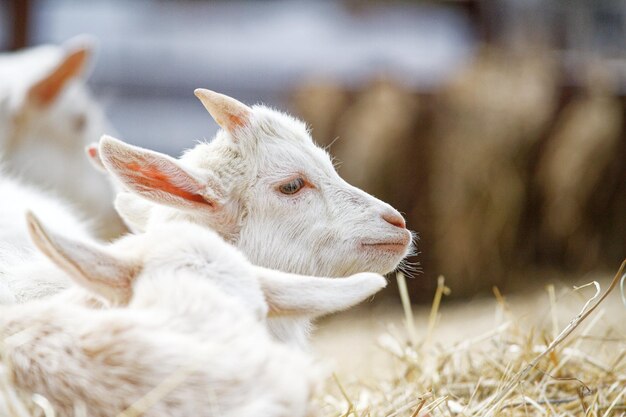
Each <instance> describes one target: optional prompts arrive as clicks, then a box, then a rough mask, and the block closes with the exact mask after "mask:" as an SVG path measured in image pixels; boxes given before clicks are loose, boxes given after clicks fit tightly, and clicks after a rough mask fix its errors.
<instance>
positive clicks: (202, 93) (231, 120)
mask: <svg viewBox="0 0 626 417" xmlns="http://www.w3.org/2000/svg"><path fill="white" fill-rule="evenodd" d="M194 94H195V95H196V97H198V98H199V99H200V101H201V102H202V104H203V105H204V107H205V108H206V109H207V110H208V112H209V113H210V114H211V117H213V119H214V120H215V122H216V123H217V124H218V125H219V126H220V127H221V128H222V129H224V130H226V131H227V132H230V133H233V132H234V131H235V130H236V129H237V128H240V127H243V126H246V125H247V124H248V123H249V122H250V117H251V116H252V109H251V108H250V107H248V106H246V105H245V104H243V103H241V102H239V101H237V100H235V99H234V98H232V97H228V96H225V95H224V94H220V93H216V92H215V91H211V90H205V89H204V88H198V89H196V90H195V91H194Z"/></svg>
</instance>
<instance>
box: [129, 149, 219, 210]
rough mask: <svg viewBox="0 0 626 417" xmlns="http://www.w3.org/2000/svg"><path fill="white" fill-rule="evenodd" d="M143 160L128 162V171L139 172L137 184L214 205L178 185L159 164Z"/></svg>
mask: <svg viewBox="0 0 626 417" xmlns="http://www.w3.org/2000/svg"><path fill="white" fill-rule="evenodd" d="M143 161H144V162H143V163H141V164H140V163H138V162H128V163H127V164H126V169H127V170H128V171H132V172H135V173H137V174H138V175H136V176H135V177H134V178H133V182H134V183H135V184H137V185H140V186H142V187H144V188H146V189H150V190H160V191H163V192H165V193H168V194H171V195H175V196H178V197H180V198H182V199H184V200H187V201H191V202H194V203H200V204H205V205H208V206H211V207H212V206H213V204H212V203H211V202H209V201H207V200H206V199H205V198H204V197H203V196H202V195H200V194H197V193H193V192H190V191H188V190H185V189H183V188H181V187H179V186H178V185H176V183H175V182H174V181H172V179H171V177H170V176H169V175H167V174H166V173H164V172H163V171H161V170H160V169H159V168H158V167H157V166H155V165H153V164H150V163H149V162H148V161H146V160H145V159H143Z"/></svg>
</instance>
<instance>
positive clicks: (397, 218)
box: [383, 212, 406, 229]
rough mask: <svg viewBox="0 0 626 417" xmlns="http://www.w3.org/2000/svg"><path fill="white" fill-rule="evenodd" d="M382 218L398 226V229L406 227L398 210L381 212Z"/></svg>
mask: <svg viewBox="0 0 626 417" xmlns="http://www.w3.org/2000/svg"><path fill="white" fill-rule="evenodd" d="M383 220H384V221H386V222H387V223H389V224H390V225H392V226H396V227H399V228H400V229H406V223H405V221H404V217H402V216H401V215H400V213H398V212H387V213H384V214H383Z"/></svg>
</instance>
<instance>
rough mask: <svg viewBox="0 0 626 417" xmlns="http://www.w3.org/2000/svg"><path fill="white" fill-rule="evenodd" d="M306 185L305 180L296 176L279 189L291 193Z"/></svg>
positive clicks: (284, 192)
mask: <svg viewBox="0 0 626 417" xmlns="http://www.w3.org/2000/svg"><path fill="white" fill-rule="evenodd" d="M302 187H304V180H303V179H302V178H296V179H295V180H293V181H289V182H288V183H287V184H282V185H281V186H280V187H278V189H279V190H280V192H281V193H283V194H287V195H291V194H295V193H297V192H298V191H300V190H301V189H302Z"/></svg>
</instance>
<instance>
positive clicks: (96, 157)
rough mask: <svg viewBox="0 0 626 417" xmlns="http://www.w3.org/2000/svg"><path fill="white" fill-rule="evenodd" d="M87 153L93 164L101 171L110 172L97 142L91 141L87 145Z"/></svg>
mask: <svg viewBox="0 0 626 417" xmlns="http://www.w3.org/2000/svg"><path fill="white" fill-rule="evenodd" d="M85 154H87V159H88V160H89V162H91V165H92V166H93V167H94V168H95V169H97V170H98V171H100V172H104V173H108V171H107V169H106V167H105V166H104V163H103V162H102V159H101V158H100V150H99V149H98V144H97V143H91V144H89V145H87V146H85Z"/></svg>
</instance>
